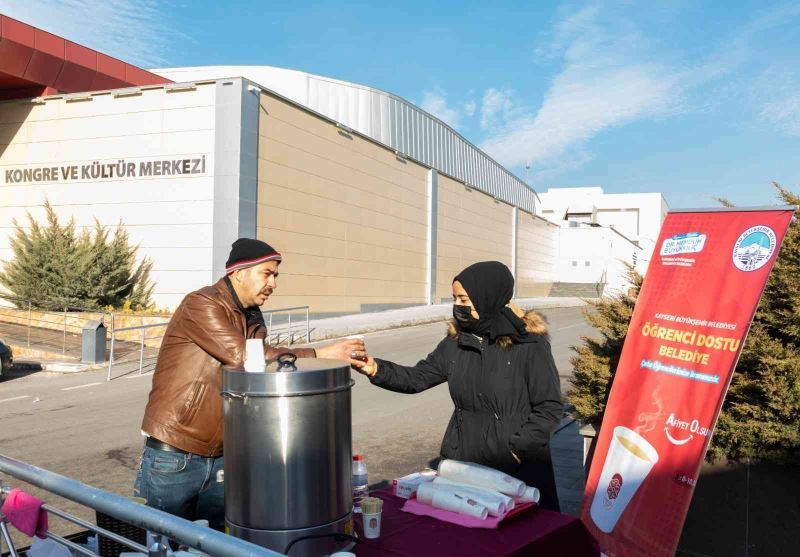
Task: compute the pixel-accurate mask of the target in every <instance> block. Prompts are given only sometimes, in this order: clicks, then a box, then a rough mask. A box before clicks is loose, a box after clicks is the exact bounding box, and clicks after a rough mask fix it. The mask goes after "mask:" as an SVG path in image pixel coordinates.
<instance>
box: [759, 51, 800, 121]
mask: <svg viewBox="0 0 800 557" xmlns="http://www.w3.org/2000/svg"><path fill="white" fill-rule="evenodd" d="M752 89H753V97H754V99H755V101H756V102H757V103H758V104H759V106H760V111H759V114H758V116H759V119H760V120H761V121H763V122H766V123H767V124H769V125H770V126H771V127H773V128H775V129H777V130H778V131H779V132H781V133H783V134H785V135H788V136H800V79H798V78H797V75H796V74H795V72H794V71H793V70H792V69H789V68H787V67H785V66H783V65H780V64H773V65H772V66H770V67H769V68H767V69H766V70H764V71H763V72H762V73H761V74H760V75H759V76H758V77H757V78H756V79H755V80H754V82H753V86H752Z"/></svg>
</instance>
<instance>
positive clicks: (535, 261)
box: [517, 211, 559, 298]
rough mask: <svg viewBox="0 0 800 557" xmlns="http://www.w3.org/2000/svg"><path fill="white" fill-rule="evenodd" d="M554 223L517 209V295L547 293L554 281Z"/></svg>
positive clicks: (541, 294) (555, 256) (555, 254)
mask: <svg viewBox="0 0 800 557" xmlns="http://www.w3.org/2000/svg"><path fill="white" fill-rule="evenodd" d="M558 232H559V229H558V227H557V226H556V225H554V224H551V223H549V222H547V221H545V220H544V219H541V218H538V217H534V216H533V215H531V214H529V213H526V212H524V211H520V212H519V221H518V223H517V297H518V298H530V297H535V296H548V295H549V294H550V290H551V288H552V285H553V283H554V282H556V263H557V261H558Z"/></svg>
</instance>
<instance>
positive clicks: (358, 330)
mask: <svg viewBox="0 0 800 557" xmlns="http://www.w3.org/2000/svg"><path fill="white" fill-rule="evenodd" d="M586 305H587V301H586V300H583V299H581V300H574V299H569V300H568V301H566V300H565V301H555V300H554V301H552V302H549V301H548V302H538V303H536V304H520V308H521V309H523V310H531V309H536V310H539V309H545V310H546V309H560V308H574V307H584V306H586ZM356 315H358V314H356ZM451 318H452V315H451V314H450V312H449V311H448V312H447V313H442V314H441V315H431V316H428V317H422V318H418V319H408V318H405V319H398V320H397V321H387V322H385V323H381V324H380V325H353V326H352V327H349V328H347V327H343V328H338V329H321V330H317V331H315V330H314V325H313V322H312V325H311V329H312V333H311V340H310V342H308V344H315V343H317V342H323V341H326V340H333V339H338V338H344V337H347V336H350V335H363V334H368V333H379V332H383V331H391V330H394V329H402V328H406V327H416V326H418V325H430V324H433V323H444V322H447V321H450V319H451ZM304 344H305V343H304Z"/></svg>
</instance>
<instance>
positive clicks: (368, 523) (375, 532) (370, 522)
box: [361, 512, 382, 540]
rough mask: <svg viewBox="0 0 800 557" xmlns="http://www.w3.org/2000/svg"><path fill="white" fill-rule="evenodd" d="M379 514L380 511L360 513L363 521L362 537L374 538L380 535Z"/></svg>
mask: <svg viewBox="0 0 800 557" xmlns="http://www.w3.org/2000/svg"><path fill="white" fill-rule="evenodd" d="M381 514H382V513H375V514H370V513H365V512H362V513H361V517H362V519H363V521H364V537H365V538H368V539H371V540H374V539H375V538H379V537H380V536H381Z"/></svg>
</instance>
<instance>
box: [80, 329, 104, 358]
mask: <svg viewBox="0 0 800 557" xmlns="http://www.w3.org/2000/svg"><path fill="white" fill-rule="evenodd" d="M105 361H106V326H105V325H103V322H102V321H87V322H86V324H85V325H84V326H83V338H82V339H81V362H83V363H86V364H99V363H100V362H105Z"/></svg>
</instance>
